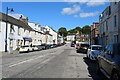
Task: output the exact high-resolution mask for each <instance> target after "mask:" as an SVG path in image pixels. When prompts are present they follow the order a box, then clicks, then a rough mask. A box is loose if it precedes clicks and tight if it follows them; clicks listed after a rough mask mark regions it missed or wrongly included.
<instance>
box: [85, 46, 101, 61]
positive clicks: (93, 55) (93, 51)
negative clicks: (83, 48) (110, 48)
mask: <svg viewBox="0 0 120 80" xmlns="http://www.w3.org/2000/svg"><path fill="white" fill-rule="evenodd" d="M102 49H103V47H102V46H101V45H91V46H90V47H89V49H88V51H87V57H88V58H89V59H90V60H96V59H97V56H98V54H99V53H100V51H101V50H102Z"/></svg>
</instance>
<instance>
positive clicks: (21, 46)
mask: <svg viewBox="0 0 120 80" xmlns="http://www.w3.org/2000/svg"><path fill="white" fill-rule="evenodd" d="M21 47H29V46H21Z"/></svg>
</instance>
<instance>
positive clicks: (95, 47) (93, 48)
mask: <svg viewBox="0 0 120 80" xmlns="http://www.w3.org/2000/svg"><path fill="white" fill-rule="evenodd" d="M102 49H103V48H102V47H98V46H93V47H92V50H102Z"/></svg>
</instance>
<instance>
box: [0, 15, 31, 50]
mask: <svg viewBox="0 0 120 80" xmlns="http://www.w3.org/2000/svg"><path fill="white" fill-rule="evenodd" d="M0 14H1V15H2V21H0V23H1V26H0V36H1V37H0V51H6V50H7V51H11V50H16V49H17V48H18V47H19V46H22V45H25V44H30V40H31V39H30V38H29V32H30V31H32V28H30V26H28V25H27V24H26V23H24V22H23V21H21V20H18V19H16V18H13V17H11V16H7V15H5V14H3V13H0ZM6 16H7V20H6ZM6 21H7V22H8V25H7V31H6ZM6 32H7V35H6ZM26 34H28V35H26ZM26 36H28V37H27V38H28V39H27V42H26V41H25V39H24V38H25V37H26ZM6 37H7V38H6ZM29 39H30V40H29ZM5 41H7V48H6V47H5V45H6V43H5Z"/></svg>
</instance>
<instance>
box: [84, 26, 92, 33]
mask: <svg viewBox="0 0 120 80" xmlns="http://www.w3.org/2000/svg"><path fill="white" fill-rule="evenodd" d="M90 31H91V28H90V26H89V25H86V26H84V27H83V28H82V33H83V34H90Z"/></svg>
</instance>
